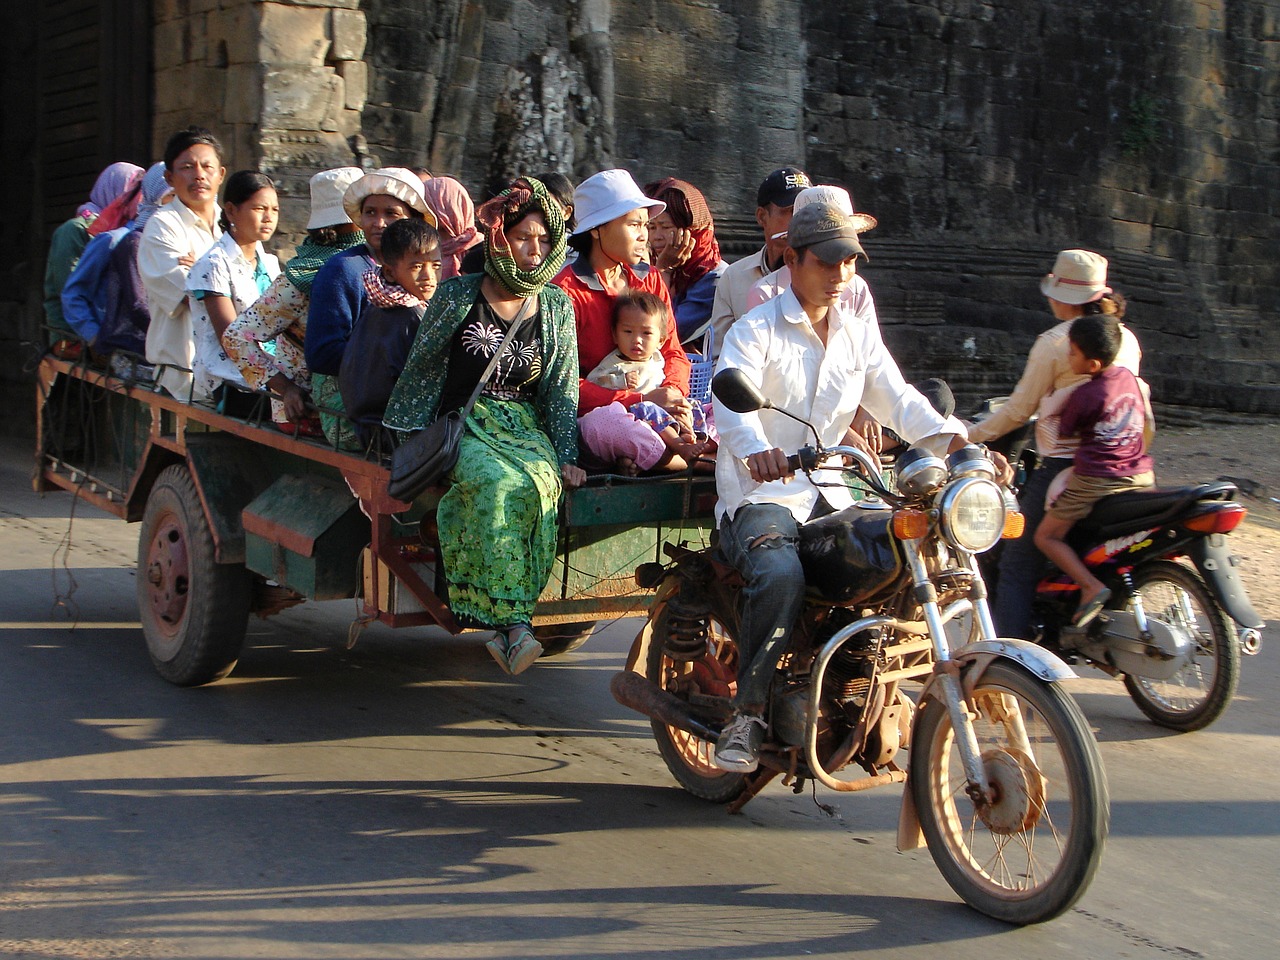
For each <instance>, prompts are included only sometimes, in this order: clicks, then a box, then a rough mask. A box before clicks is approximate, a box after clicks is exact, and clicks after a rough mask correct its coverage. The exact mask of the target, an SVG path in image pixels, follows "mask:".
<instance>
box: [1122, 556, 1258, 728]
mask: <svg viewBox="0 0 1280 960" xmlns="http://www.w3.org/2000/svg"><path fill="white" fill-rule="evenodd" d="M1133 589H1134V592H1136V593H1137V594H1138V595H1139V596H1141V597H1142V609H1143V611H1144V612H1145V613H1146V615H1147V616H1148V617H1152V618H1154V619H1156V620H1163V621H1164V622H1165V623H1167V624H1169V625H1170V626H1171V627H1173V628H1174V629H1176V630H1182V631H1184V632H1185V633H1187V634H1188V635H1189V636H1190V637H1191V639H1192V641H1193V642H1194V643H1195V651H1194V653H1193V654H1192V657H1191V661H1190V662H1189V663H1188V664H1187V665H1186V666H1185V667H1183V668H1182V669H1181V670H1179V671H1178V672H1177V673H1176V674H1174V675H1173V676H1172V677H1170V678H1169V679H1167V680H1155V679H1152V678H1151V677H1137V676H1133V675H1132V674H1125V677H1124V687H1125V689H1126V690H1128V691H1129V696H1130V697H1132V698H1133V702H1134V703H1136V704H1137V705H1138V709H1139V710H1141V711H1142V712H1143V713H1145V714H1146V715H1147V716H1148V717H1150V718H1151V719H1152V720H1153V721H1155V722H1156V723H1158V724H1159V725H1160V726H1162V727H1168V728H1169V729H1170V730H1179V731H1182V732H1184V733H1189V732H1190V731H1192V730H1202V729H1204V728H1205V727H1207V726H1209V724H1211V723H1213V721H1215V720H1217V719H1218V718H1219V717H1220V716H1222V715H1223V714H1224V713H1225V712H1226V710H1227V707H1228V706H1230V705H1231V699H1232V697H1234V696H1235V692H1236V686H1237V684H1238V683H1239V682H1240V642H1239V640H1238V639H1237V638H1236V633H1235V629H1234V628H1233V627H1232V626H1231V621H1230V620H1229V619H1227V615H1226V614H1225V613H1223V612H1222V609H1221V608H1220V607H1219V606H1218V604H1217V602H1216V601H1215V600H1214V599H1213V596H1212V595H1211V594H1210V593H1209V588H1208V587H1206V586H1205V585H1204V581H1202V580H1201V579H1200V578H1199V577H1198V576H1197V575H1196V574H1195V572H1194V571H1192V570H1189V569H1187V568H1186V567H1184V566H1183V565H1182V564H1180V563H1174V562H1173V561H1170V560H1160V561H1158V562H1156V563H1152V564H1149V565H1146V566H1142V567H1139V568H1138V569H1137V570H1135V571H1134V573H1133Z"/></svg>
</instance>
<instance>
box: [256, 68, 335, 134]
mask: <svg viewBox="0 0 1280 960" xmlns="http://www.w3.org/2000/svg"><path fill="white" fill-rule="evenodd" d="M341 83H342V81H341V79H340V78H339V77H338V76H337V75H336V74H334V73H333V72H332V71H330V70H327V69H325V68H324V67H304V66H285V67H275V66H268V67H267V73H266V77H265V78H264V89H263V102H262V121H261V122H262V125H263V126H264V127H280V128H284V129H297V130H318V129H320V123H321V121H322V120H324V119H325V118H326V117H330V118H331V117H333V116H334V115H335V113H336V111H337V105H338V104H340V103H341V100H340V90H339V87H340V85H341Z"/></svg>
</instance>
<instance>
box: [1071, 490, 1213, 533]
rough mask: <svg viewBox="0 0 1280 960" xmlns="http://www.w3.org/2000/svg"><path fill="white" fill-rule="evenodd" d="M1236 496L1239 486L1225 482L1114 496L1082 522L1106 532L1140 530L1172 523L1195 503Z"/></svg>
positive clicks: (1091, 527) (1097, 505)
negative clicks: (1115, 528) (1118, 527)
mask: <svg viewBox="0 0 1280 960" xmlns="http://www.w3.org/2000/svg"><path fill="white" fill-rule="evenodd" d="M1235 495H1236V487H1235V484H1232V483H1226V482H1224V481H1218V482H1215V483H1199V484H1196V485H1194V486H1189V487H1169V488H1167V489H1163V490H1162V489H1154V490H1136V491H1134V492H1132V493H1113V494H1112V495H1111V496H1109V497H1103V498H1102V499H1101V500H1099V501H1098V502H1097V503H1095V504H1094V505H1093V512H1091V513H1090V514H1089V516H1088V517H1087V518H1086V519H1085V520H1082V521H1081V523H1080V525H1081V526H1082V527H1088V528H1090V529H1093V530H1099V531H1104V532H1111V531H1109V530H1107V529H1106V528H1110V527H1117V526H1122V527H1124V528H1126V529H1128V528H1132V529H1136V528H1138V527H1142V526H1149V525H1151V524H1159V523H1165V522H1167V521H1169V520H1172V519H1173V518H1174V517H1176V516H1177V515H1178V514H1179V513H1180V512H1181V511H1183V510H1185V509H1186V508H1187V507H1188V506H1190V505H1191V504H1193V503H1198V502H1201V501H1205V500H1231V499H1232V498H1233V497H1235Z"/></svg>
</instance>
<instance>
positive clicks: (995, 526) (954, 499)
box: [938, 477, 1004, 553]
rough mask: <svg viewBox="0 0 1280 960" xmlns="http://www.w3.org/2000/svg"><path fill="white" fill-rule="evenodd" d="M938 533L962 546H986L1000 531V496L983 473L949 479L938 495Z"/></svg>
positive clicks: (980, 548) (974, 549) (976, 549)
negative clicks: (978, 475)
mask: <svg viewBox="0 0 1280 960" xmlns="http://www.w3.org/2000/svg"><path fill="white" fill-rule="evenodd" d="M938 516H939V520H940V521H941V523H942V535H943V536H944V537H946V538H947V540H948V541H949V542H950V543H952V544H954V545H955V546H957V547H960V548H961V549H962V550H968V551H969V552H970V553H982V552H983V551H984V550H990V549H991V548H992V547H993V546H995V545H996V543H997V542H998V541H999V540H1000V534H1001V533H1003V532H1004V497H1003V496H1001V494H1000V487H999V485H998V484H996V483H995V482H993V481H991V480H987V479H985V478H983V477H964V478H963V479H960V480H953V481H952V482H951V483H950V484H948V485H947V487H946V489H944V490H943V491H942V493H941V494H940V495H939V497H938Z"/></svg>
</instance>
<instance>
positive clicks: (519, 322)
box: [462, 296, 537, 420]
mask: <svg viewBox="0 0 1280 960" xmlns="http://www.w3.org/2000/svg"><path fill="white" fill-rule="evenodd" d="M536 299H537V297H536V296H534V297H525V298H524V303H523V304H522V305H521V307H520V312H519V313H517V314H516V315H515V317H513V318H512V320H511V326H509V327H508V328H507V335H506V336H505V337H503V338H502V343H500V344H499V345H498V349H497V350H496V351H494V354H493V357H492V358H490V360H489V365H488V366H487V367H485V368H484V373H483V374H482V375H481V377H480V380H479V382H478V383H476V388H475V389H474V390H472V391H471V399H469V400H468V401H467V405H466V406H465V407H463V408H462V419H463V420H466V419H467V417H468V416H470V415H471V408H472V407H474V406H475V405H476V400H478V399H479V398H480V393H481V391H483V390H484V388H485V385H486V384H488V382H489V381H490V379H492V378H493V373H494V371H495V370H497V369H498V361H499V360H500V359H502V354H503V352H504V351H505V350H506V349H507V344H509V343H510V342H511V340H512V338H513V337H514V336H515V335H516V331H517V330H519V329H520V328H521V327H522V326H524V322H525V320H527V319H528V317H529V307H530V305H531V304H533V303H534V302H535V300H536Z"/></svg>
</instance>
